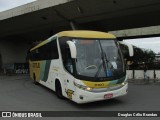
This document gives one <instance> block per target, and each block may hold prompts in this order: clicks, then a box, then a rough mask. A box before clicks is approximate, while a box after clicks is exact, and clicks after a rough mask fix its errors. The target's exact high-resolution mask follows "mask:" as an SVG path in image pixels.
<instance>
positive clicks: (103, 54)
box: [95, 41, 109, 78]
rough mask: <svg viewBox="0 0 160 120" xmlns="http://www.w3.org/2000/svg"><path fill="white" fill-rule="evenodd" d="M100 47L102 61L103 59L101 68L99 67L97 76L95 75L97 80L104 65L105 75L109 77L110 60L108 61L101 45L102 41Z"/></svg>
mask: <svg viewBox="0 0 160 120" xmlns="http://www.w3.org/2000/svg"><path fill="white" fill-rule="evenodd" d="M99 45H100V49H101V59H102V63H101V64H100V65H99V67H98V71H97V72H96V74H95V78H96V77H97V76H98V75H99V72H100V70H101V68H102V65H103V68H104V71H105V74H106V76H107V73H106V72H107V68H108V62H109V61H108V59H107V56H106V53H105V52H104V50H103V48H102V45H101V43H100V41H99ZM106 66H107V68H106Z"/></svg>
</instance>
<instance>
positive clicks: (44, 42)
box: [30, 39, 49, 51]
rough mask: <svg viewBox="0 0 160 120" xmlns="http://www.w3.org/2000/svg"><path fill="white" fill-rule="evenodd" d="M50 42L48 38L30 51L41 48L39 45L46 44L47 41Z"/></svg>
mask: <svg viewBox="0 0 160 120" xmlns="http://www.w3.org/2000/svg"><path fill="white" fill-rule="evenodd" d="M48 42H49V41H48V39H47V40H45V41H43V42H41V43H39V44H38V45H37V46H35V47H34V48H32V49H31V50H30V51H32V50H35V49H36V48H39V47H41V46H43V45H44V44H46V43H48Z"/></svg>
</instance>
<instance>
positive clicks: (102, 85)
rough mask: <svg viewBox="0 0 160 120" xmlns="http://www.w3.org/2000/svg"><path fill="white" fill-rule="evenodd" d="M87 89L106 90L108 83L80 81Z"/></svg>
mask: <svg viewBox="0 0 160 120" xmlns="http://www.w3.org/2000/svg"><path fill="white" fill-rule="evenodd" d="M82 82H83V83H84V84H85V85H86V86H87V87H90V88H106V87H108V86H109V81H106V82H90V81H82Z"/></svg>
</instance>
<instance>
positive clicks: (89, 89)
mask: <svg viewBox="0 0 160 120" xmlns="http://www.w3.org/2000/svg"><path fill="white" fill-rule="evenodd" d="M74 85H75V86H76V87H78V88H79V89H81V90H86V91H91V90H92V88H90V87H87V86H84V85H79V84H77V83H75V82H74Z"/></svg>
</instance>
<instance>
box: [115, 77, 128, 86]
mask: <svg viewBox="0 0 160 120" xmlns="http://www.w3.org/2000/svg"><path fill="white" fill-rule="evenodd" d="M125 78H126V76H124V77H122V78H120V79H118V82H117V84H120V83H122V82H123V81H124V80H125Z"/></svg>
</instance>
